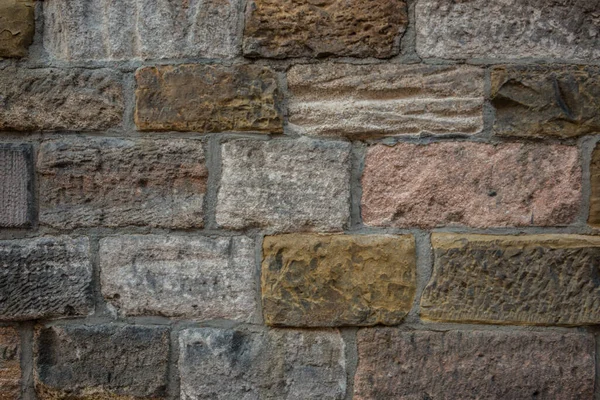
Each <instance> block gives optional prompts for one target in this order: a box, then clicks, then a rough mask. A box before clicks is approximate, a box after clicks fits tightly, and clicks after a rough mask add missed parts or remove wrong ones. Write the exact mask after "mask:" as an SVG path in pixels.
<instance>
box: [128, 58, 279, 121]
mask: <svg viewBox="0 0 600 400" xmlns="http://www.w3.org/2000/svg"><path fill="white" fill-rule="evenodd" d="M135 77H136V81H137V89H136V108H135V123H136V125H137V127H138V129H140V130H144V131H165V130H167V131H168V130H173V131H198V132H222V131H262V132H269V133H278V132H282V131H283V120H282V117H281V110H280V108H281V105H280V102H281V98H280V97H281V95H280V92H279V88H278V83H277V75H276V74H275V72H273V71H272V70H271V69H269V68H267V67H261V66H258V65H238V66H233V67H226V66H223V65H200V64H186V65H177V66H170V65H166V66H157V67H144V68H141V69H139V70H138V71H137V72H136V75H135Z"/></svg>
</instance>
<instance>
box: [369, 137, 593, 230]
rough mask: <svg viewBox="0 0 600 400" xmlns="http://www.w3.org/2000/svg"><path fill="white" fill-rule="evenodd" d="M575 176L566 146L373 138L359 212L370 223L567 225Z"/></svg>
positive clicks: (574, 158) (573, 208)
mask: <svg viewBox="0 0 600 400" xmlns="http://www.w3.org/2000/svg"><path fill="white" fill-rule="evenodd" d="M581 181H582V175H581V167H580V163H579V157H578V151H577V148H576V147H573V146H564V145H546V146H545V145H540V144H522V143H505V144H499V145H490V144H484V143H469V142H455V143H449V142H444V143H432V144H428V145H415V144H409V143H399V144H397V145H395V146H393V147H389V146H385V145H377V146H373V147H372V148H370V149H369V151H368V153H367V158H366V163H365V169H364V173H363V177H362V189H363V197H362V216H363V220H364V222H365V223H366V224H367V225H372V226H396V227H411V226H420V227H435V226H444V225H466V226H472V227H492V226H554V225H567V224H569V223H572V222H573V221H574V219H575V218H576V216H577V214H578V212H579V208H580V205H581Z"/></svg>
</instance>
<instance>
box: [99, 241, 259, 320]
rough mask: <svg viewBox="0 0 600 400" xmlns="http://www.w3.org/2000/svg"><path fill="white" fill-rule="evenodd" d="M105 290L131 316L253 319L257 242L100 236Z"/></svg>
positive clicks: (102, 278) (104, 292)
mask: <svg viewBox="0 0 600 400" xmlns="http://www.w3.org/2000/svg"><path fill="white" fill-rule="evenodd" d="M100 271H101V281H102V293H103V294H104V297H105V298H106V299H107V300H108V301H110V302H111V303H112V304H114V305H115V306H117V307H118V308H119V309H120V310H121V311H122V312H123V313H125V314H127V315H162V316H167V317H188V318H195V319H198V318H200V319H204V320H208V319H232V320H241V321H246V322H252V318H253V316H254V313H255V309H256V280H255V271H256V268H255V266H254V240H253V239H250V238H248V237H245V236H236V237H216V238H208V237H197V236H192V237H188V236H154V235H150V236H146V235H138V236H117V237H109V238H104V239H102V240H100Z"/></svg>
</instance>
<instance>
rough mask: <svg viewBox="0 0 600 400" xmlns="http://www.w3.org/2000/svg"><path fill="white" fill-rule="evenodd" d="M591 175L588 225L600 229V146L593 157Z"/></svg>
mask: <svg viewBox="0 0 600 400" xmlns="http://www.w3.org/2000/svg"><path fill="white" fill-rule="evenodd" d="M590 175H591V177H590V179H591V183H592V185H591V186H592V189H591V199H590V215H589V218H588V223H589V224H590V225H592V226H594V227H597V228H600V144H597V145H596V149H595V150H594V153H593V155H592V163H591V166H590Z"/></svg>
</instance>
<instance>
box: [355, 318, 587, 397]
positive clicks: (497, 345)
mask: <svg viewBox="0 0 600 400" xmlns="http://www.w3.org/2000/svg"><path fill="white" fill-rule="evenodd" d="M357 341H358V359H359V362H358V370H357V371H356V377H355V381H354V399H355V400H366V399H415V400H416V399H419V400H420V399H465V400H469V399H473V400H475V399H490V400H500V399H511V400H530V399H592V398H593V397H594V394H593V393H594V339H593V336H591V335H586V334H562V333H550V332H548V333H536V332H524V331H521V332H499V331H493V332H490V331H488V332H486V331H474V332H460V331H449V332H423V331H422V332H402V331H400V330H398V329H392V328H379V329H373V328H371V329H364V330H361V331H359V332H358V338H357Z"/></svg>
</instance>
